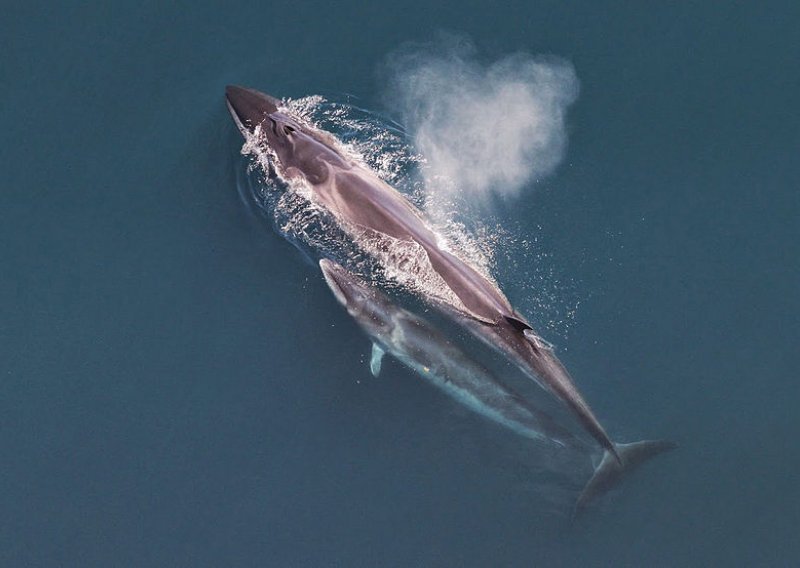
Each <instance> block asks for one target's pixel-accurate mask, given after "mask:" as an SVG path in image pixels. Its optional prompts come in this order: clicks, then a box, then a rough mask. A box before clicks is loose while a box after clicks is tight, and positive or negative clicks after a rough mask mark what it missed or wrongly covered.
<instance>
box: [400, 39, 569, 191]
mask: <svg viewBox="0 0 800 568" xmlns="http://www.w3.org/2000/svg"><path fill="white" fill-rule="evenodd" d="M388 69H389V74H390V78H391V80H390V83H389V85H390V91H389V94H388V96H389V98H390V104H392V106H394V107H395V108H399V109H400V111H401V113H402V118H403V121H404V123H405V124H406V126H407V128H408V130H409V134H410V135H411V136H412V138H413V140H414V143H415V145H416V148H417V150H418V151H419V152H420V154H421V155H422V162H423V167H422V171H423V175H424V177H425V182H426V187H427V192H428V194H429V195H428V197H429V202H433V203H440V204H441V203H445V202H449V203H451V204H456V203H469V204H474V205H484V206H485V205H488V204H491V202H492V201H493V200H494V199H495V198H498V197H499V198H510V197H511V198H513V197H515V196H517V195H518V194H519V193H520V191H522V189H523V188H525V187H529V186H531V185H532V182H534V181H536V180H538V179H540V178H542V177H544V176H547V175H548V174H550V173H552V172H553V170H554V169H555V168H556V166H557V165H558V164H559V162H560V161H561V159H562V157H563V155H564V152H565V148H566V142H567V134H566V128H565V117H566V113H567V109H568V107H569V106H570V105H571V104H572V103H573V102H574V101H575V99H576V97H577V95H578V80H577V77H576V75H575V71H574V69H573V67H572V65H570V64H569V63H568V62H566V61H564V60H561V59H557V58H554V57H534V56H532V55H530V54H527V53H515V54H513V55H509V56H506V57H503V58H502V59H499V60H497V61H495V62H492V63H488V64H487V63H483V62H481V61H479V59H478V57H477V53H476V50H475V47H474V45H473V44H472V43H471V42H470V41H468V40H466V39H464V38H462V37H454V36H448V37H445V38H440V39H439V40H438V41H437V42H435V43H428V44H415V45H408V46H406V47H404V48H402V49H400V50H399V51H397V52H395V53H394V54H393V55H392V56H391V57H390V58H389V60H388Z"/></svg>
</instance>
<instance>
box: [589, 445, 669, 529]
mask: <svg viewBox="0 0 800 568" xmlns="http://www.w3.org/2000/svg"><path fill="white" fill-rule="evenodd" d="M614 445H615V446H616V449H617V454H618V456H619V457H618V458H617V457H615V456H614V455H613V454H611V453H610V452H609V451H608V450H606V451H604V452H603V459H602V460H601V461H600V464H599V465H598V466H597V468H596V469H595V470H594V475H592V478H591V479H590V480H589V482H588V483H587V484H586V486H585V487H584V488H583V491H582V492H581V494H580V496H579V497H578V500H577V501H576V502H575V510H574V512H573V516H574V517H577V516H579V515H580V514H581V513H582V512H583V511H584V510H585V509H586V507H587V505H588V504H589V503H590V502H591V501H592V500H594V499H595V498H597V497H599V496H600V495H603V494H604V493H606V492H607V491H609V490H610V489H611V488H612V487H614V486H615V485H616V484H617V483H619V481H620V479H622V478H623V477H625V476H626V475H628V474H629V473H630V472H632V471H633V470H635V469H636V468H637V467H639V466H640V465H642V464H643V463H644V462H646V461H648V460H649V459H650V458H652V457H655V456H657V455H659V454H662V453H664V452H667V451H669V450H674V449H675V448H677V447H678V444H676V443H675V442H669V441H667V440H643V441H641V442H633V443H631V444H614Z"/></svg>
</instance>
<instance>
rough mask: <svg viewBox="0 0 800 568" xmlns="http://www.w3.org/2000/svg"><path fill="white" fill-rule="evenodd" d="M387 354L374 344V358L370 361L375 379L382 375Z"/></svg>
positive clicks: (370, 368)
mask: <svg viewBox="0 0 800 568" xmlns="http://www.w3.org/2000/svg"><path fill="white" fill-rule="evenodd" d="M385 354H386V352H385V351H384V350H383V348H382V347H381V346H379V345H378V344H377V343H373V344H372V357H371V358H370V360H369V370H370V371H371V372H372V376H373V377H377V376H378V375H380V374H381V362H382V361H383V356H384V355H385Z"/></svg>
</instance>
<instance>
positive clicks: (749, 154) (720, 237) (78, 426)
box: [0, 2, 800, 566]
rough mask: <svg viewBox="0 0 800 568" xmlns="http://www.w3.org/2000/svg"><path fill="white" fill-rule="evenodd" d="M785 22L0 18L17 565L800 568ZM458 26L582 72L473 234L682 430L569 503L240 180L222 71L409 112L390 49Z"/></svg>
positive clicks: (532, 12) (5, 445) (594, 364)
mask: <svg viewBox="0 0 800 568" xmlns="http://www.w3.org/2000/svg"><path fill="white" fill-rule="evenodd" d="M798 25H800V10H798V8H797V6H796V5H795V4H793V3H789V2H784V3H778V2H776V3H761V4H759V5H755V4H754V5H752V6H749V7H748V6H739V5H737V6H734V5H722V4H715V3H686V4H682V5H680V6H646V5H641V6H631V5H627V4H622V3H592V4H589V3H587V4H585V5H582V6H577V5H567V4H563V5H555V4H553V3H530V2H524V3H523V2H515V3H511V4H508V5H506V6H504V7H499V6H497V5H490V4H487V3H472V2H459V3H455V2H453V3H437V4H436V5H434V6H431V5H429V3H422V2H419V3H404V4H397V3H374V4H371V5H369V6H361V5H358V4H356V3H344V4H338V5H336V6H334V5H321V4H320V5H317V4H316V3H296V2H295V3H290V2H285V3H272V4H263V3H255V2H253V3H246V2H226V3H215V2H195V3H176V4H173V5H171V6H165V5H163V3H156V2H140V3H128V4H123V3H115V4H111V5H108V6H100V5H68V4H65V5H56V4H53V3H34V2H27V3H24V4H23V3H6V5H4V6H3V10H2V18H0V37H1V38H2V40H1V43H0V45H2V49H0V89H1V90H0V93H2V95H3V96H2V100H3V104H2V105H1V106H0V125H2V128H1V129H0V137H2V144H1V145H0V174H2V175H0V184H1V185H0V354H2V357H1V358H0V377H2V380H0V458H1V460H0V463H2V467H0V503H2V508H0V565H3V566H109V565H115V566H117V565H118V566H641V565H650V566H686V565H690V566H709V565H726V566H730V565H741V566H751V565H766V566H786V565H794V564H797V563H798V562H800V544H799V543H800V541H798V539H797V537H796V532H797V528H796V527H797V526H798V524H799V523H800V484H798V481H797V471H798V468H799V467H800V444H799V443H798V442H797V433H798V430H799V427H800V418H798V414H797V410H796V408H797V402H798V401H799V400H800V386H798V385H800V382H798V381H797V378H796V374H797V368H798V356H797V347H796V345H797V343H798V340H800V329H798V309H799V308H800V305H798V304H799V302H798V293H797V290H798V284H800V246H799V245H798V243H800V221H798V219H799V216H800V198H798V184H799V183H800V161H798V159H797V157H798V151H800V119H799V118H798V112H797V101H798V98H799V97H798V95H800V72H798V65H797V61H798V60H799V59H800V39H798V36H797V33H796V29H797V28H798ZM441 30H450V31H455V32H457V33H460V34H463V35H464V37H468V38H470V40H471V41H472V42H474V45H475V46H476V52H477V54H476V58H477V59H478V60H480V61H484V62H491V61H496V60H498V59H501V58H503V57H504V56H506V55H508V54H510V53H515V52H526V53H529V54H532V55H534V56H538V55H546V56H555V57H559V58H561V59H562V60H565V61H567V62H569V63H570V64H571V65H572V67H573V68H574V72H575V76H576V77H577V80H578V81H579V84H580V89H579V92H578V93H577V98H575V101H574V102H573V103H572V104H571V106H570V107H569V110H568V112H567V115H566V122H565V127H566V130H565V132H566V142H567V146H566V149H565V151H564V152H565V153H564V155H563V159H562V160H561V162H560V165H558V166H557V167H554V169H553V170H552V172H551V173H549V174H547V175H542V176H541V179H539V180H538V181H537V180H530V181H529V182H526V183H524V184H523V187H522V188H521V189H520V190H519V193H518V195H516V196H513V197H508V198H506V199H503V200H501V201H500V202H499V203H498V204H496V205H495V207H493V208H492V210H491V213H488V212H487V213H485V216H482V217H480V218H477V219H476V218H475V213H474V212H471V213H470V215H472V217H470V218H471V219H472V221H474V223H475V225H474V226H472V227H467V228H468V229H472V230H474V229H475V228H476V227H480V226H485V227H487V228H488V229H491V231H490V232H491V233H492V234H502V236H503V238H500V239H498V240H497V241H492V243H491V247H490V248H491V250H492V253H493V254H494V255H495V256H494V258H495V260H494V264H493V267H494V268H493V275H494V277H495V278H496V279H497V280H498V282H500V284H501V285H503V287H504V289H506V290H507V292H508V294H509V296H510V297H511V299H512V301H513V302H514V303H515V304H517V305H520V306H521V307H522V308H523V309H524V310H525V311H526V313H527V315H529V316H530V317H531V318H532V319H533V320H534V321H536V322H537V324H539V325H540V326H541V327H542V329H543V330H545V331H546V333H545V335H546V337H548V339H551V340H552V341H553V342H554V343H556V344H557V346H558V349H559V353H560V355H561V357H562V359H563V360H564V361H565V363H566V364H567V366H568V367H569V369H570V370H571V371H572V374H573V375H574V376H575V378H576V381H577V383H578V385H579V386H580V388H581V390H582V391H583V393H584V394H585V395H586V397H587V399H588V400H589V401H590V402H591V404H592V406H593V408H594V409H595V411H596V413H597V414H598V416H599V417H600V418H601V420H602V421H603V423H604V424H605V425H606V427H607V429H608V430H609V431H610V432H611V434H612V436H613V437H615V438H618V439H621V440H634V439H639V438H644V437H648V438H655V437H663V438H668V439H672V440H675V441H677V442H679V443H680V448H679V450H677V451H675V452H673V453H671V454H669V455H666V456H663V457H661V458H659V459H657V460H655V461H653V462H652V463H650V464H648V465H647V466H645V467H643V468H642V470H641V471H639V472H637V474H636V475H635V476H633V477H631V478H630V479H629V480H627V481H626V482H625V483H624V484H623V485H622V486H621V487H620V488H619V489H618V490H617V491H615V492H614V493H613V494H612V495H610V496H609V497H608V498H607V499H604V500H602V502H600V503H598V504H597V506H596V507H595V508H593V510H592V511H590V512H589V513H588V514H587V515H585V516H584V517H582V518H581V519H579V520H578V521H577V522H570V520H569V518H568V515H566V514H565V513H564V511H563V508H564V505H565V504H569V503H570V501H571V499H572V498H574V496H575V495H576V494H577V492H578V491H579V490H580V486H579V479H578V478H579V477H580V476H579V475H578V473H580V472H578V473H576V474H575V475H572V476H565V479H564V481H559V480H551V482H549V483H547V484H542V483H540V482H539V481H536V480H537V479H538V478H537V475H539V473H540V472H539V471H538V470H539V464H538V462H537V459H536V457H535V453H534V452H529V451H528V449H529V447H528V446H527V445H526V443H525V442H524V441H521V440H517V439H516V438H515V437H514V436H513V435H512V434H509V433H506V432H504V431H503V430H501V429H499V428H496V427H493V426H491V425H488V424H487V423H486V422H485V421H482V420H481V419H480V418H477V417H475V416H472V415H470V414H469V413H467V412H465V411H463V410H461V409H460V408H458V407H457V405H455V404H454V403H452V402H451V401H449V400H448V399H446V398H445V397H444V396H442V395H441V394H440V393H439V392H437V391H436V390H434V389H432V388H430V387H429V386H428V385H425V384H423V383H422V382H421V381H420V380H419V378H418V377H416V376H415V375H413V374H411V373H410V372H408V371H406V370H405V369H403V368H402V367H401V366H400V365H398V364H395V363H390V362H388V361H387V362H386V363H385V369H384V373H383V374H382V376H381V377H380V378H379V379H374V378H373V377H372V376H371V375H370V374H369V371H368V368H367V364H368V359H369V343H368V342H367V340H366V339H365V338H364V337H363V336H362V334H361V333H360V332H359V330H358V329H357V328H356V326H355V325H354V324H353V323H352V321H350V320H349V319H348V317H347V315H346V314H345V313H344V311H343V310H341V308H340V307H339V306H338V305H337V304H336V302H335V301H334V300H333V298H332V297H331V295H330V292H329V290H328V289H327V287H326V286H325V284H324V282H323V281H322V279H321V278H320V276H319V273H318V270H317V269H316V268H315V267H314V265H313V263H311V262H309V260H308V259H307V258H306V257H304V256H303V255H302V254H300V253H299V252H298V251H297V250H296V248H295V247H294V246H293V245H292V244H291V243H289V242H288V241H286V240H285V239H283V238H282V237H281V236H279V235H278V234H277V233H276V232H275V231H274V230H273V229H272V228H270V227H269V226H268V224H266V223H264V222H263V220H262V219H261V218H259V217H258V216H257V215H254V214H253V210H252V208H251V207H248V206H247V205H246V203H244V202H243V199H242V192H241V189H242V179H243V175H244V174H243V172H245V173H246V167H247V161H246V159H245V158H244V157H242V156H241V154H240V149H241V147H242V140H241V137H240V136H239V134H238V132H236V130H235V128H234V126H233V124H232V121H231V120H230V118H229V116H228V113H227V111H226V109H225V105H224V100H223V91H224V87H225V85H226V84H229V83H238V84H243V85H248V86H252V87H255V88H258V89H261V90H264V91H267V92H270V93H271V94H274V95H276V96H281V97H294V98H299V97H304V96H308V95H317V94H321V95H324V96H326V97H328V98H329V100H336V101H347V102H349V104H352V105H354V106H357V107H358V108H361V109H366V111H368V113H369V116H380V117H386V118H385V120H386V122H385V124H386V125H391V124H393V123H392V122H391V121H392V120H396V121H400V122H402V121H401V120H400V118H399V117H400V112H401V110H402V109H400V108H399V107H396V106H393V101H395V102H396V99H394V98H393V97H392V96H391V94H392V93H391V92H388V93H387V91H391V90H392V89H398V88H400V87H399V86H398V85H397V84H396V83H393V82H392V81H391V77H389V76H388V75H387V64H386V62H387V60H389V59H391V56H392V54H395V53H397V50H398V49H402V47H403V45H404V44H405V43H406V42H408V41H427V40H430V39H431V38H433V37H436V34H437V33H439V32H440V31H441ZM387 58H388V59H387ZM474 120H475V121H478V123H479V124H484V123H485V128H486V129H487V130H488V131H490V132H497V134H498V136H497V139H498V143H501V142H502V140H503V134H504V130H503V128H502V120H499V119H498V118H497V114H496V113H488V112H485V113H484V112H478V113H475V116H474ZM400 126H402V125H400ZM487 155H489V154H488V152H487ZM487 167H489V166H488V165H487ZM475 239H476V240H477V241H479V242H480V241H482V237H481V235H480V233H478V236H477V237H475ZM483 240H485V239H483ZM588 473H589V466H588V465H587V470H586V475H588Z"/></svg>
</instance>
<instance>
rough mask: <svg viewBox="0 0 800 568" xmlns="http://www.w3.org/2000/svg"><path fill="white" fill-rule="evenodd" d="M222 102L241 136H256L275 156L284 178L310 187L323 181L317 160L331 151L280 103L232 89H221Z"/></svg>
mask: <svg viewBox="0 0 800 568" xmlns="http://www.w3.org/2000/svg"><path fill="white" fill-rule="evenodd" d="M225 100H226V102H227V104H228V110H229V111H230V113H231V116H232V117H233V120H234V122H235V123H236V126H237V127H238V128H239V131H240V132H241V133H242V135H243V136H244V137H245V138H249V137H251V136H254V135H258V136H259V137H260V139H261V140H260V141H261V142H263V143H266V144H267V145H268V146H269V147H270V148H271V149H272V151H273V152H274V154H275V155H276V156H277V158H278V161H279V163H280V166H281V169H282V172H283V173H284V174H285V175H287V177H293V175H296V174H301V175H302V176H303V177H305V178H306V179H307V180H308V181H310V182H311V183H320V182H321V181H322V180H324V179H325V178H326V177H327V171H326V169H325V168H324V166H323V164H322V162H321V161H320V160H318V159H317V158H318V157H319V156H320V155H321V154H328V153H330V152H331V149H330V148H329V147H327V146H325V145H324V144H322V143H321V142H320V141H319V139H318V137H317V136H314V133H313V132H311V130H310V129H309V128H308V127H307V126H305V125H304V124H302V123H301V122H300V121H298V120H297V119H295V118H294V117H292V116H291V115H290V114H288V113H287V112H285V111H284V110H281V108H280V105H281V101H279V100H278V99H276V98H275V97H272V96H270V95H267V94H265V93H262V92H260V91H256V90H255V89H248V88H246V87H239V86H236V85H228V86H227V87H226V88H225ZM327 161H328V162H330V161H331V160H330V159H328V160H327Z"/></svg>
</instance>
